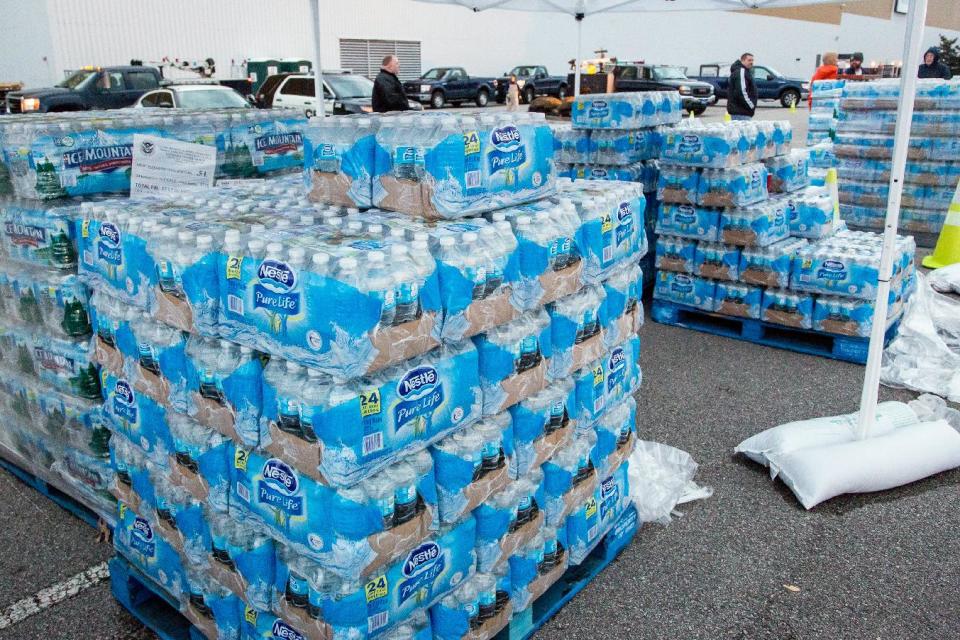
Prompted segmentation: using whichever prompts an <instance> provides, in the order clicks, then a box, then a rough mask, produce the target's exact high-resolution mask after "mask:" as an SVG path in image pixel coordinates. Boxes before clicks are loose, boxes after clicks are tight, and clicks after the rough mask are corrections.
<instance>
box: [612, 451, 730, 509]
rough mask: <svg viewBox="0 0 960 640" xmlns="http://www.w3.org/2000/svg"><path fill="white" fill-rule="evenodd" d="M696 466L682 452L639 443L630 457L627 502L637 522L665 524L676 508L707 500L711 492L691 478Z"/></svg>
mask: <svg viewBox="0 0 960 640" xmlns="http://www.w3.org/2000/svg"><path fill="white" fill-rule="evenodd" d="M697 467H698V465H697V463H696V461H694V459H693V458H692V457H691V456H690V454H689V453H687V452H686V451H681V450H680V449H677V448H675V447H671V446H669V445H665V444H661V443H659V442H649V441H646V440H640V441H638V442H637V445H636V448H635V449H634V451H633V454H632V455H631V456H630V467H629V469H628V475H629V479H630V498H631V500H633V504H634V506H636V508H637V515H638V516H639V517H640V521H641V522H658V523H660V524H669V523H670V516H671V515H679V514H678V513H677V512H676V511H675V509H676V507H677V505H680V504H684V503H686V502H691V501H693V500H700V499H703V498H709V497H710V496H712V495H713V489H712V488H711V487H707V486H700V485H698V484H697V483H696V482H694V480H693V478H694V476H696V474H697Z"/></svg>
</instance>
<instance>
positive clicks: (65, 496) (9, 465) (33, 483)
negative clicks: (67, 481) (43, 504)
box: [0, 457, 101, 529]
mask: <svg viewBox="0 0 960 640" xmlns="http://www.w3.org/2000/svg"><path fill="white" fill-rule="evenodd" d="M0 468H2V469H5V470H6V471H8V472H9V473H10V474H11V475H12V476H14V477H15V478H16V479H17V480H19V481H20V482H22V483H24V484H25V485H27V486H29V487H31V488H32V489H35V490H36V491H39V492H40V493H41V494H43V495H44V496H46V497H47V498H49V499H50V500H52V501H53V502H54V503H56V504H57V506H59V507H61V508H63V509H66V510H67V511H69V512H70V513H72V514H73V515H75V516H76V517H78V518H80V519H81V520H82V521H84V522H85V523H87V524H88V525H90V526H91V527H93V528H94V529H97V528H99V525H100V521H101V518H100V516H99V515H98V514H97V513H96V512H95V511H93V509H91V508H90V507H88V506H87V505H85V504H84V503H83V502H81V501H80V500H77V499H76V498H74V497H73V496H72V495H70V494H69V493H67V492H65V491H63V490H61V489H59V488H58V487H55V486H54V485H52V484H51V483H49V482H47V481H46V480H44V479H43V478H40V477H38V476H36V475H34V474H33V473H30V472H29V471H27V470H26V469H24V468H23V467H21V466H19V465H18V464H15V463H14V462H11V461H10V460H7V459H6V458H3V457H0Z"/></svg>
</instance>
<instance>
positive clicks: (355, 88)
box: [323, 75, 373, 100]
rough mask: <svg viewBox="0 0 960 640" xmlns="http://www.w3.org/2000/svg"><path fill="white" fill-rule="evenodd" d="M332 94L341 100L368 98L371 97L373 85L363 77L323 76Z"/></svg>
mask: <svg viewBox="0 0 960 640" xmlns="http://www.w3.org/2000/svg"><path fill="white" fill-rule="evenodd" d="M323 79H324V80H326V82H327V84H329V85H330V87H331V88H332V89H333V92H334V93H335V94H336V96H337V97H338V98H340V99H341V100H343V99H346V98H369V97H371V96H372V95H373V83H372V82H371V81H370V80H368V79H367V78H364V77H363V76H352V75H350V76H348V75H339V76H335V75H326V76H323Z"/></svg>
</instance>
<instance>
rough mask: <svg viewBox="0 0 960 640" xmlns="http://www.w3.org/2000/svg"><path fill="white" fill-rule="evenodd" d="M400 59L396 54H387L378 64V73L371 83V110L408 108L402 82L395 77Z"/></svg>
mask: <svg viewBox="0 0 960 640" xmlns="http://www.w3.org/2000/svg"><path fill="white" fill-rule="evenodd" d="M399 71H400V60H399V59H398V58H397V56H393V55H390V56H387V57H386V58H384V59H383V63H382V64H381V65H380V73H378V74H377V79H376V80H375V81H374V83H373V101H372V102H373V104H372V106H373V110H374V111H375V112H376V113H386V112H387V111H406V110H407V109H409V108H410V103H409V102H407V96H406V94H405V93H404V92H403V83H402V82H400V78H398V77H397V73H398V72H399Z"/></svg>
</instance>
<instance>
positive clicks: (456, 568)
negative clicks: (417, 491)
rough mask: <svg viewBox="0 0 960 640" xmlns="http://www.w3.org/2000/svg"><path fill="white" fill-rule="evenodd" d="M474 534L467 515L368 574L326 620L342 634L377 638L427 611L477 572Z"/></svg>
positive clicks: (328, 609) (332, 604)
mask: <svg viewBox="0 0 960 640" xmlns="http://www.w3.org/2000/svg"><path fill="white" fill-rule="evenodd" d="M475 536H476V524H475V522H474V519H473V518H472V517H469V516H468V517H467V519H466V520H464V521H463V522H461V523H460V524H458V525H456V526H455V527H452V528H450V529H447V530H445V531H444V532H441V533H440V534H438V535H437V536H436V537H434V538H431V539H428V540H426V541H424V542H423V543H421V544H420V545H417V547H415V548H414V549H412V550H411V551H409V552H408V553H406V554H405V555H404V556H402V557H401V558H400V559H399V560H397V561H396V562H394V563H392V564H391V565H390V566H389V567H388V568H387V569H386V570H385V571H382V572H380V573H376V574H374V575H372V576H370V577H369V578H367V579H366V582H365V583H362V587H361V589H360V590H358V591H357V592H355V593H354V594H353V595H352V596H348V597H346V598H342V599H337V600H331V601H329V602H328V603H326V605H327V606H325V607H324V610H323V617H324V620H326V621H327V622H329V623H330V624H331V625H332V626H333V628H334V635H335V636H337V637H339V635H338V634H343V635H344V637H363V636H375V635H379V634H380V633H382V632H384V631H386V630H388V629H390V628H391V627H393V626H395V625H397V624H400V623H402V622H403V621H405V620H408V619H409V618H410V616H411V615H412V614H413V613H414V612H416V611H423V610H426V609H427V608H429V607H430V606H432V605H433V604H434V603H436V602H437V601H438V600H439V599H440V598H441V597H442V596H443V595H445V594H446V593H448V592H450V591H451V590H453V589H454V588H456V587H457V586H458V585H460V584H461V583H462V582H463V581H464V580H465V579H467V578H469V577H470V575H471V574H472V573H473V570H474V564H475V563H476V555H475V551H474V546H473V545H474V539H475Z"/></svg>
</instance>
